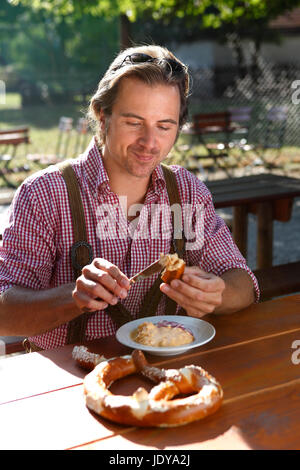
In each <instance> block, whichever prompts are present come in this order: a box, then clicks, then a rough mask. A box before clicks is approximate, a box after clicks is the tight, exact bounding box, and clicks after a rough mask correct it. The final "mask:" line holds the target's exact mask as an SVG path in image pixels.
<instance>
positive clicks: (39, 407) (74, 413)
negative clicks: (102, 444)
mask: <svg viewBox="0 0 300 470" xmlns="http://www.w3.org/2000/svg"><path fill="white" fill-rule="evenodd" d="M0 422H1V431H0V449H2V450H3V449H6V450H10V449H13V450H16V449H17V450H19V449H21V450H23V449H26V450H31V449H34V450H40V449H41V450H42V449H65V448H69V447H73V446H76V445H78V444H80V443H82V438H83V437H84V439H86V438H88V440H93V439H95V438H97V439H104V438H107V437H108V436H111V435H114V434H115V433H122V432H125V431H126V429H127V430H128V429H129V428H128V427H127V428H126V426H119V425H117V424H113V423H110V422H106V423H105V424H103V423H102V422H101V423H99V421H98V416H96V415H94V414H93V413H91V412H89V410H88V409H87V408H86V406H85V403H84V399H83V394H82V386H81V385H79V386H74V387H69V388H65V389H63V390H59V391H54V392H51V393H48V394H47V393H46V394H43V395H38V396H34V397H31V398H27V399H25V400H19V401H15V402H10V403H7V404H4V405H0Z"/></svg>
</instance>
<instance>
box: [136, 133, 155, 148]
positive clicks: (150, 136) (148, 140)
mask: <svg viewBox="0 0 300 470" xmlns="http://www.w3.org/2000/svg"><path fill="white" fill-rule="evenodd" d="M139 143H140V145H143V146H144V147H146V148H147V149H153V148H156V147H157V139H156V132H155V129H151V128H144V129H143V132H142V134H141V135H140V137H139Z"/></svg>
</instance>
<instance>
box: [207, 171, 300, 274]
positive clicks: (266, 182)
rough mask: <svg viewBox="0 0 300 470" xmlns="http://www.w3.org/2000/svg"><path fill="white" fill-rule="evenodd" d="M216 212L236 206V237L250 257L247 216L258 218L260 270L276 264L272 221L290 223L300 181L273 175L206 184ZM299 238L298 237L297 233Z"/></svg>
mask: <svg viewBox="0 0 300 470" xmlns="http://www.w3.org/2000/svg"><path fill="white" fill-rule="evenodd" d="M206 185H207V187H208V188H209V190H210V191H211V193H212V195H213V201H214V205H215V207H216V209H219V208H224V207H233V238H234V240H235V242H236V244H237V246H238V247H239V249H240V251H241V253H242V254H243V255H244V256H245V258H247V234H248V214H249V213H254V214H256V215H257V266H256V268H257V269H263V268H269V267H271V266H272V262H273V222H274V220H279V221H281V222H288V221H289V220H290V218H291V214H292V207H293V201H294V198H295V197H299V196H300V179H297V178H290V177H287V176H279V175H274V174H265V173H263V174H259V175H252V176H243V177H240V178H227V179H224V180H216V181H207V182H206ZM295 236H297V234H295Z"/></svg>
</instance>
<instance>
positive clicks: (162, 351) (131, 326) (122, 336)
mask: <svg viewBox="0 0 300 470" xmlns="http://www.w3.org/2000/svg"><path fill="white" fill-rule="evenodd" d="M161 321H170V322H177V323H179V324H180V325H183V326H184V327H185V328H188V329H189V330H190V331H191V332H192V333H193V336H194V338H195V339H194V341H193V342H192V343H188V344H183V345H182V346H174V347H157V348H155V347H153V346H145V345H144V344H140V343H137V342H136V341H133V340H132V338H131V333H132V331H133V330H135V329H136V328H137V327H138V326H139V325H140V323H144V322H151V323H153V324H156V323H159V322H161ZM215 334H216V330H215V329H214V327H213V326H212V325H211V324H210V323H208V322H207V321H204V320H200V319H199V318H194V317H184V316H180V315H158V316H155V317H145V318H139V319H138V320H133V321H131V322H128V323H125V325H122V326H121V327H120V328H119V329H118V331H117V333H116V337H117V340H118V341H119V342H120V343H122V344H125V346H129V347H130V348H132V349H141V350H142V351H145V352H148V353H150V354H154V355H155V356H175V355H176V354H182V353H184V352H185V351H188V350H189V349H192V348H196V347H198V346H201V345H202V344H205V343H208V342H209V341H211V340H212V339H213V337H214V336H215Z"/></svg>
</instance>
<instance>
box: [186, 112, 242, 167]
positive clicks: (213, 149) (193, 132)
mask: <svg viewBox="0 0 300 470" xmlns="http://www.w3.org/2000/svg"><path fill="white" fill-rule="evenodd" d="M232 119H233V114H232V113H231V112H230V111H222V112H215V113H199V114H194V115H193V116H192V121H191V122H190V123H188V124H187V125H186V126H184V127H183V129H182V131H181V134H182V135H186V136H190V137H191V138H192V139H193V140H192V145H194V144H195V143H196V144H201V145H203V146H204V148H205V150H206V153H204V154H197V155H193V159H194V160H196V161H198V160H201V159H212V160H213V162H214V166H215V168H216V169H218V168H220V169H222V170H224V171H225V173H226V174H227V175H228V176H230V172H229V170H228V168H227V166H228V165H226V163H225V160H224V159H225V158H226V157H228V152H229V150H230V148H231V146H232V142H231V140H232V139H231V138H232V136H233V134H234V133H236V132H238V131H239V132H241V131H244V130H245V125H240V124H239V123H237V122H234V121H233V120H232ZM221 162H222V163H221ZM220 163H221V164H220ZM198 165H199V168H198V171H201V172H202V173H203V168H202V166H201V164H200V163H198ZM188 169H189V168H188ZM191 171H196V170H195V168H194V167H193V168H192V169H191Z"/></svg>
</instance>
